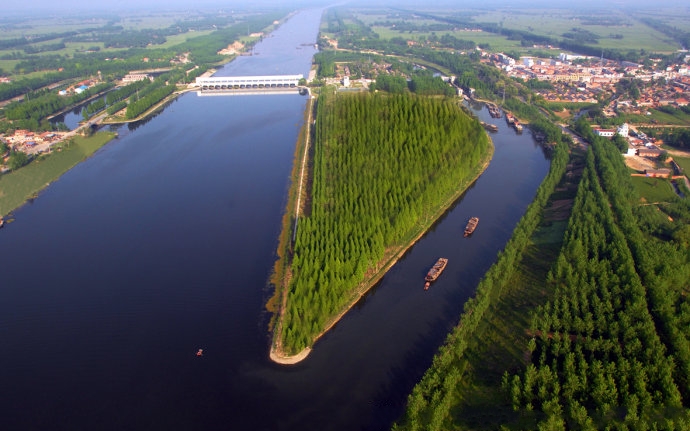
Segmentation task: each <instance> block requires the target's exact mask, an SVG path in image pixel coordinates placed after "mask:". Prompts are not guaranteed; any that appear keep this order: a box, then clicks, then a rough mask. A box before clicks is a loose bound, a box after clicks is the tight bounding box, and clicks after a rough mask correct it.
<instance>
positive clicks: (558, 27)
mask: <svg viewBox="0 0 690 431" xmlns="http://www.w3.org/2000/svg"><path fill="white" fill-rule="evenodd" d="M475 21H476V22H479V23H499V24H500V25H502V26H503V27H504V28H509V29H514V30H522V31H528V32H530V33H534V34H538V35H543V36H549V37H554V38H562V35H563V33H565V32H568V31H571V30H572V29H575V28H577V29H583V30H586V31H589V32H592V33H594V34H596V35H597V36H599V37H600V39H599V43H598V44H596V45H594V46H600V47H601V48H618V49H644V50H647V51H654V52H664V53H668V52H674V51H676V50H678V49H679V48H680V47H679V46H678V44H676V43H675V42H673V41H672V40H670V38H669V37H668V36H666V35H664V34H662V33H660V32H658V31H656V30H654V29H652V28H650V27H648V26H646V25H645V24H643V23H641V22H639V21H637V20H636V19H634V18H631V17H630V16H629V15H627V14H624V13H623V12H609V13H608V17H607V18H600V16H599V15H597V16H594V15H592V16H582V15H580V14H577V13H575V12H574V11H572V10H560V9H543V10H539V9H534V10H529V9H525V10H503V11H496V12H490V13H486V14H483V15H479V16H477V17H476V18H475ZM612 35H621V36H622V38H621V39H615V38H612V37H611V36H612Z"/></svg>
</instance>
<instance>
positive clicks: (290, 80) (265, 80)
mask: <svg viewBox="0 0 690 431" xmlns="http://www.w3.org/2000/svg"><path fill="white" fill-rule="evenodd" d="M302 78H304V76H302V75H301V74H300V75H267V76H210V77H205V78H202V77H199V78H196V82H195V84H194V86H195V87H198V88H199V89H201V91H206V90H233V89H250V88H263V89H268V88H295V87H297V86H298V85H299V81H300V79H302Z"/></svg>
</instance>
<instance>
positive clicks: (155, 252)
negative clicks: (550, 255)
mask: <svg viewBox="0 0 690 431" xmlns="http://www.w3.org/2000/svg"><path fill="white" fill-rule="evenodd" d="M320 17H321V10H306V11H301V12H300V13H298V14H297V15H295V16H294V17H292V18H290V19H289V20H288V21H287V22H286V23H285V24H283V25H282V26H281V27H280V28H279V29H278V30H276V31H275V32H274V33H273V34H272V35H271V36H270V37H267V38H265V39H264V41H263V42H261V43H260V44H259V45H257V46H256V49H255V53H256V55H254V56H251V57H241V58H238V59H237V60H235V61H234V62H232V63H230V64H229V65H227V66H226V67H225V68H223V69H222V70H221V71H219V75H250V74H253V75H268V74H295V73H302V74H304V75H305V76H306V75H307V73H308V70H309V66H310V60H311V57H312V56H313V54H314V47H313V45H312V44H313V43H314V42H315V41H316V36H317V32H318V25H319V20H320ZM305 106H306V98H305V97H304V96H299V95H296V94H295V95H260V96H259V95H257V96H227V97H222V96H217V97H205V96H199V95H197V94H196V93H188V94H186V95H184V96H182V97H180V98H179V99H177V100H176V101H175V102H174V103H172V104H171V105H170V106H168V107H167V108H166V109H165V110H164V111H163V112H162V113H160V114H159V115H157V116H155V117H154V118H152V119H150V120H149V121H146V122H145V123H141V124H138V125H136V126H122V127H119V128H118V129H117V130H118V132H119V135H120V136H119V138H118V139H115V140H113V141H111V142H110V143H108V144H107V145H106V146H105V147H103V148H102V149H101V150H100V151H98V152H97V153H96V154H95V155H94V156H93V157H91V158H90V159H88V160H86V161H85V162H83V163H81V164H79V165H78V166H76V167H75V168H74V169H72V170H71V171H69V172H67V173H66V174H65V175H64V176H63V177H62V178H60V179H59V180H58V181H56V182H55V183H54V184H52V185H50V187H48V188H47V189H46V190H44V191H43V192H42V193H41V194H40V195H39V196H38V198H37V199H35V200H34V201H33V202H31V203H30V204H27V205H24V206H23V207H22V208H20V209H18V210H17V211H15V213H14V217H15V219H16V221H15V222H13V223H11V224H9V225H8V226H6V228H5V229H3V230H1V231H0V341H1V342H2V347H3V348H2V349H1V350H0V387H2V391H0V429H2V430H23V431H28V430H53V431H55V430H70V431H76V430H98V431H106V430H108V431H109V430H113V431H122V430H135V431H138V430H142V431H143V430H147V431H152V430H166V431H171V430H231V429H232V430H254V431H256V430H278V431H280V430H285V431H290V430H320V431H326V430H337V431H353V430H387V429H389V428H390V426H391V424H392V422H393V421H394V420H396V419H397V418H398V417H399V415H400V414H401V413H402V411H403V408H404V403H405V400H406V397H407V395H408V394H409V392H410V390H411V389H412V387H413V386H414V384H415V383H416V382H417V381H418V380H419V379H420V377H421V375H422V373H423V372H424V370H425V369H426V368H427V367H428V365H429V364H430V362H431V359H432V357H433V355H434V353H435V351H436V349H437V348H438V346H439V345H440V344H441V343H442V342H443V340H444V338H445V336H446V334H447V333H448V331H449V330H450V329H451V327H453V326H454V325H455V324H456V323H457V321H458V318H459V315H460V312H461V310H462V308H463V304H464V302H465V301H466V299H467V298H468V297H470V296H471V295H472V294H473V292H474V290H475V288H476V286H477V283H478V281H479V279H480V277H481V276H482V274H483V273H484V272H485V271H486V269H487V268H488V267H489V266H490V265H491V264H492V263H493V262H494V260H495V258H496V254H497V252H498V251H499V250H501V249H502V248H503V247H504V245H505V243H506V241H507V240H508V238H509V237H510V235H511V232H512V230H513V228H514V226H515V224H516V223H517V221H518V220H519V218H520V217H521V216H522V214H523V213H524V210H525V208H526V207H527V205H528V204H529V203H530V202H531V200H532V199H533V197H534V194H535V191H536V189H537V187H538V185H539V184H540V182H541V181H542V179H543V177H544V175H545V174H546V172H547V170H548V168H549V161H548V160H547V158H546V157H545V156H544V154H543V152H542V150H541V149H540V147H539V146H537V145H536V144H535V143H534V141H533V139H532V136H531V135H530V133H529V132H528V131H525V133H524V134H522V135H516V134H515V132H514V131H513V130H512V129H509V128H508V127H507V126H506V124H505V121H504V120H494V121H493V122H495V123H497V124H498V126H499V128H500V130H499V132H498V133H494V134H492V135H491V136H492V139H493V141H494V144H495V147H496V152H495V155H494V158H493V160H492V161H491V165H490V166H489V168H488V169H487V170H486V171H485V172H484V174H483V175H482V176H481V177H480V178H479V179H478V180H477V181H476V183H475V184H474V185H473V186H472V187H471V188H470V189H469V190H468V191H467V193H465V195H464V196H463V197H462V198H461V199H459V200H458V202H457V203H456V204H455V205H454V206H453V207H452V208H451V209H450V210H449V211H448V212H447V213H446V214H445V215H444V216H443V217H442V218H441V219H440V220H439V221H438V223H437V224H436V225H435V226H434V227H433V228H432V229H431V230H430V231H429V233H428V234H427V235H425V236H424V237H423V238H422V239H421V240H420V241H419V242H418V243H417V244H416V245H415V246H414V247H413V248H411V249H410V251H409V252H408V253H407V254H406V255H405V256H404V257H403V258H402V259H401V260H400V261H399V262H398V263H397V264H396V265H395V266H394V267H393V268H392V269H391V270H390V272H389V273H388V274H387V275H386V276H385V277H384V278H383V280H382V281H381V282H380V283H379V284H378V285H377V286H375V288H374V289H372V290H371V291H370V293H369V294H368V295H366V297H365V298H363V299H362V300H361V301H360V303H359V304H358V305H357V306H356V307H355V308H353V309H352V310H351V311H350V312H349V313H348V314H347V315H346V316H345V318H344V319H343V320H341V321H340V323H338V325H337V326H336V327H335V328H334V329H333V330H332V331H330V332H329V333H328V334H327V335H326V336H325V337H323V338H322V339H321V340H320V341H319V342H318V343H317V344H316V346H315V349H314V351H313V352H312V353H311V355H310V356H309V357H308V358H307V359H306V360H305V361H304V362H302V363H300V364H297V365H294V366H281V365H277V364H274V363H272V362H271V361H270V360H269V359H268V350H269V336H268V334H267V330H266V325H267V320H268V316H267V315H266V313H265V312H264V309H263V305H264V302H265V300H266V299H267V297H268V295H269V294H270V290H269V288H268V285H267V281H268V277H269V274H270V272H271V268H272V265H273V263H274V261H275V250H276V246H277V238H278V234H279V230H280V221H281V215H282V213H283V210H284V207H285V204H286V196H287V190H288V187H289V174H290V170H291V165H292V161H293V153H294V149H295V141H296V139H297V135H298V131H299V128H300V126H301V124H302V115H303V112H304V109H305ZM477 109H479V110H477V114H478V115H479V116H480V117H481V118H482V119H485V120H486V121H491V119H490V118H488V114H487V112H486V110H485V109H480V108H477ZM470 216H479V217H480V219H481V221H480V224H479V227H478V229H477V231H476V232H475V233H474V235H473V236H472V237H470V238H463V236H462V232H463V228H464V226H465V223H466V221H467V219H468V218H469V217H470ZM439 256H445V257H448V258H449V265H448V268H447V269H446V271H445V272H444V274H443V276H442V277H441V278H440V279H439V280H438V281H437V282H436V283H435V284H434V285H433V286H432V288H431V289H430V290H429V291H426V292H425V291H424V290H423V288H422V287H423V277H424V274H425V273H426V271H427V270H428V268H429V266H430V265H431V264H433V263H434V261H435V260H436V259H437V258H438V257H439ZM199 348H203V350H204V354H203V356H202V357H197V356H196V352H197V350H198V349H199Z"/></svg>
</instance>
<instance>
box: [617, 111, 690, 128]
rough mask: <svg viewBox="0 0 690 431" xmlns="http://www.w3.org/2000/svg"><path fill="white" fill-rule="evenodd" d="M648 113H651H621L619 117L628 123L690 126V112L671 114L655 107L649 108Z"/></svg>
mask: <svg viewBox="0 0 690 431" xmlns="http://www.w3.org/2000/svg"><path fill="white" fill-rule="evenodd" d="M649 113H650V114H651V115H637V114H622V115H620V116H619V117H620V118H623V119H624V121H626V122H628V123H633V124H649V125H650V126H652V127H653V125H654V124H668V125H675V126H690V114H678V115H671V114H668V113H666V112H662V111H658V110H656V109H649ZM652 120H654V121H652ZM655 122H656V123H655Z"/></svg>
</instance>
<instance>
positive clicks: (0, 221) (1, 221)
mask: <svg viewBox="0 0 690 431" xmlns="http://www.w3.org/2000/svg"><path fill="white" fill-rule="evenodd" d="M3 226H5V220H3V219H2V217H0V228H1V227H3Z"/></svg>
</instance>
